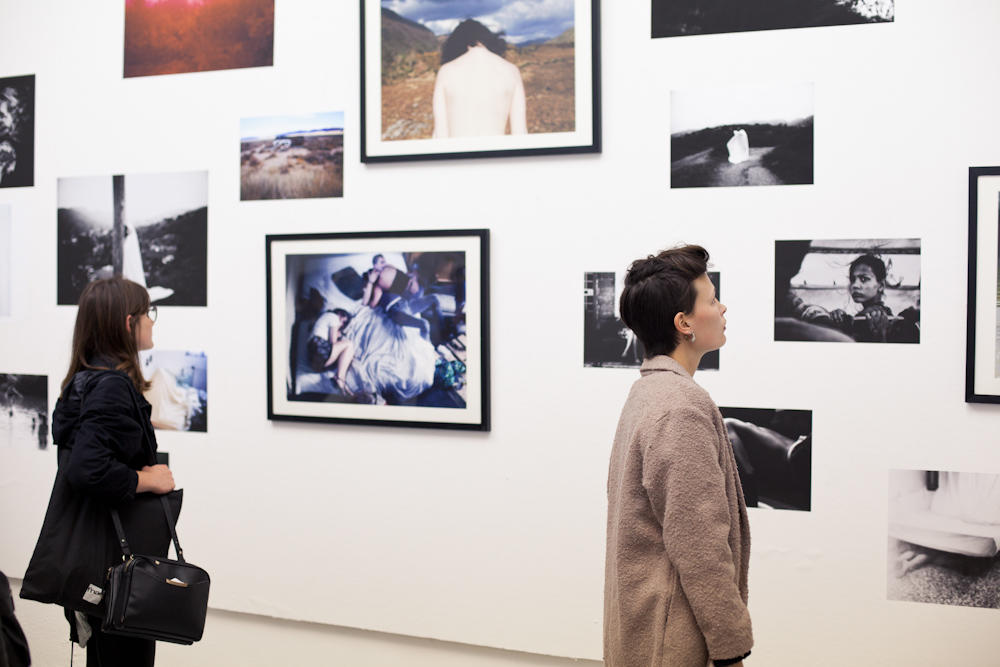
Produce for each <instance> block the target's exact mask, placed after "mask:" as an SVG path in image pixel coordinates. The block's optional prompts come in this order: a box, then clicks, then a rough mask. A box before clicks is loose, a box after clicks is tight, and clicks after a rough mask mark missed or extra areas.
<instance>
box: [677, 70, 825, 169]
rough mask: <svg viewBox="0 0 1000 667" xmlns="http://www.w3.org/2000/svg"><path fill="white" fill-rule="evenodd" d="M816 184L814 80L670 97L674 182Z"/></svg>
mask: <svg viewBox="0 0 1000 667" xmlns="http://www.w3.org/2000/svg"><path fill="white" fill-rule="evenodd" d="M812 182H813V85H812V84H811V83H806V84H795V85H778V86H734V87H731V88H718V89H715V88H713V89H702V90H691V91H673V92H672V93H671V95H670V187H672V188H705V187H733V186H748V185H807V184H811V183H812Z"/></svg>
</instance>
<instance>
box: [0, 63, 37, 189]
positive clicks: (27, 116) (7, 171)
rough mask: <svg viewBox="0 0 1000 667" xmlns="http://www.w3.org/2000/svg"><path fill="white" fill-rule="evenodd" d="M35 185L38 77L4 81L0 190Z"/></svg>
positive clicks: (0, 119)
mask: <svg viewBox="0 0 1000 667" xmlns="http://www.w3.org/2000/svg"><path fill="white" fill-rule="evenodd" d="M34 184H35V75H34V74H29V75H26V76H10V77H6V78H0V188H19V187H26V186H29V185H34Z"/></svg>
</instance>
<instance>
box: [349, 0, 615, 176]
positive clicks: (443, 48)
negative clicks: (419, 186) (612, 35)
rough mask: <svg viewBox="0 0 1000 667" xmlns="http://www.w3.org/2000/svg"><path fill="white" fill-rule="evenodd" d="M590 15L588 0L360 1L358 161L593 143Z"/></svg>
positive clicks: (584, 149) (595, 104)
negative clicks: (359, 125)
mask: <svg viewBox="0 0 1000 667" xmlns="http://www.w3.org/2000/svg"><path fill="white" fill-rule="evenodd" d="M599 23H600V7H599V0H495V1H494V2H489V3H482V2H476V1H474V0H455V1H452V2H407V1H406V0H361V161H362V162H390V161H402V160H433V159H447V158H478V157H500V156H509V155H545V154H559V153H598V152H600V150H601V117H600V57H599V56H600V49H599V38H598V35H599ZM577 35H579V36H580V38H579V39H577V38H576V36H577Z"/></svg>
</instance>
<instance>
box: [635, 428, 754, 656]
mask: <svg viewBox="0 0 1000 667" xmlns="http://www.w3.org/2000/svg"><path fill="white" fill-rule="evenodd" d="M647 438H648V439H647V442H645V443H644V445H643V450H644V456H643V466H642V476H643V486H644V487H645V489H646V493H647V494H648V496H649V500H650V504H651V506H652V509H653V512H654V513H655V514H656V517H657V519H658V520H659V521H660V525H661V526H662V527H663V546H664V550H665V551H666V555H667V558H668V559H669V560H670V563H671V564H672V565H673V566H674V568H675V569H676V570H677V573H678V576H679V577H680V586H681V589H682V590H683V591H684V595H685V596H686V597H687V600H688V602H689V604H690V606H691V610H692V612H693V613H694V617H695V620H696V622H697V623H698V627H699V629H700V630H701V632H702V634H703V635H704V637H705V642H706V644H707V645H708V653H709V656H710V657H712V658H713V659H727V658H732V657H734V656H739V655H743V654H745V653H747V652H748V651H749V650H750V649H751V647H752V646H753V633H752V630H751V627H750V613H749V611H748V610H747V607H746V604H745V603H744V602H743V598H742V596H741V595H740V590H739V586H738V584H737V575H736V566H735V564H734V563H733V552H732V549H731V548H730V546H729V532H730V527H731V522H732V519H731V515H730V508H729V500H728V497H727V495H726V477H725V474H724V473H723V471H722V468H721V466H720V465H719V451H718V445H717V443H718V440H719V436H718V432H717V431H716V428H715V425H714V424H713V423H712V420H711V418H710V416H709V415H706V414H704V413H703V412H702V411H700V410H697V409H694V408H678V409H674V410H671V411H670V413H669V414H668V415H666V416H665V417H663V418H661V419H660V420H659V421H658V422H656V424H655V425H654V426H653V427H652V428H651V430H650V433H649V434H648V436H647Z"/></svg>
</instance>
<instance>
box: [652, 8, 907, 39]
mask: <svg viewBox="0 0 1000 667" xmlns="http://www.w3.org/2000/svg"><path fill="white" fill-rule="evenodd" d="M651 5H652V7H651V8H652V21H651V27H652V36H653V37H654V38H655V37H683V36H685V35H710V34H714V33H724V32H747V31H754V30H781V29H786V28H814V27H821V26H834V25H856V24H864V23H885V22H887V21H893V20H894V19H895V16H896V7H895V1H894V0H793V1H792V2H775V0H652V2H651Z"/></svg>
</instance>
